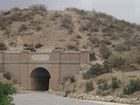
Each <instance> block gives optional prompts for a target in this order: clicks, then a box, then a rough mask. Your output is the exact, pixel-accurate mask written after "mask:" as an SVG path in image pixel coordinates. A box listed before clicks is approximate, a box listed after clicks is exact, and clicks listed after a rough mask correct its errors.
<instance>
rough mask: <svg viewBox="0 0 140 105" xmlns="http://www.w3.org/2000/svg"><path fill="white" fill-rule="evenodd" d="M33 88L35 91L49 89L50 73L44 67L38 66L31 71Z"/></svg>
mask: <svg viewBox="0 0 140 105" xmlns="http://www.w3.org/2000/svg"><path fill="white" fill-rule="evenodd" d="M30 78H31V89H32V90H35V91H47V90H49V82H50V78H51V76H50V73H49V72H48V71H47V70H46V69H44V68H41V67H39V68H36V69H34V70H33V71H32V72H31V75H30Z"/></svg>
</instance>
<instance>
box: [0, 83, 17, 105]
mask: <svg viewBox="0 0 140 105" xmlns="http://www.w3.org/2000/svg"><path fill="white" fill-rule="evenodd" d="M14 93H16V89H15V88H13V87H12V85H11V84H7V83H1V82H0V105H14V103H13V102H12V101H13V99H12V97H11V96H10V95H12V94H14Z"/></svg>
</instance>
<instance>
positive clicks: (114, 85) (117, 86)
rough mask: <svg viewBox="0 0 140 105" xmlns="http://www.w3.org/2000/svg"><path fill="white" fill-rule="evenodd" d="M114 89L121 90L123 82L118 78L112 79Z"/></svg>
mask: <svg viewBox="0 0 140 105" xmlns="http://www.w3.org/2000/svg"><path fill="white" fill-rule="evenodd" d="M111 85H112V89H116V88H120V85H121V80H120V79H118V78H117V77H112V84H111Z"/></svg>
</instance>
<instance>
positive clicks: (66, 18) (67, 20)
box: [61, 14, 73, 34]
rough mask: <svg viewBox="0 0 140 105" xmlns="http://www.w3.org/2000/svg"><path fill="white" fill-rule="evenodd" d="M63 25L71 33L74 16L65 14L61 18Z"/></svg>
mask: <svg viewBox="0 0 140 105" xmlns="http://www.w3.org/2000/svg"><path fill="white" fill-rule="evenodd" d="M61 22H62V25H61V26H62V27H64V28H66V29H67V30H68V31H69V33H70V34H71V33H72V32H73V21H72V16H70V15H67V14H65V15H64V16H63V18H62V20H61Z"/></svg>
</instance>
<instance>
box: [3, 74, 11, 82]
mask: <svg viewBox="0 0 140 105" xmlns="http://www.w3.org/2000/svg"><path fill="white" fill-rule="evenodd" d="M3 77H5V78H6V79H8V80H11V78H12V77H11V73H10V72H5V73H4V74H3Z"/></svg>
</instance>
